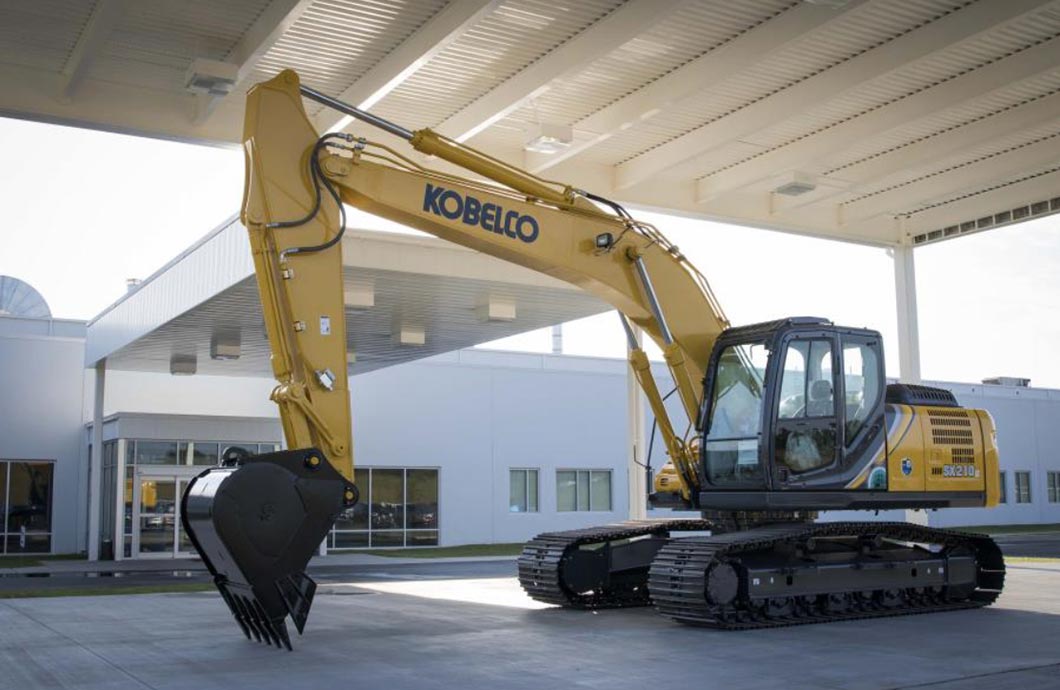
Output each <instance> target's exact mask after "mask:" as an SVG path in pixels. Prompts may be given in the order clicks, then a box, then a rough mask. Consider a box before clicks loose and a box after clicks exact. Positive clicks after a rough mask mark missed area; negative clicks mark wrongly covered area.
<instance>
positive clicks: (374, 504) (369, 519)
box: [328, 467, 438, 549]
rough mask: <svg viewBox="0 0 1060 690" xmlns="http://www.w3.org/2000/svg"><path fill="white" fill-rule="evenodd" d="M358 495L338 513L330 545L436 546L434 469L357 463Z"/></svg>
mask: <svg viewBox="0 0 1060 690" xmlns="http://www.w3.org/2000/svg"><path fill="white" fill-rule="evenodd" d="M355 476H356V484H357V488H358V489H359V490H360V492H361V499H360V501H358V502H357V505H355V506H354V507H353V508H350V509H349V510H345V511H343V512H342V513H339V519H338V520H336V521H335V527H334V528H332V530H331V535H330V537H329V538H328V546H329V547H331V548H333V549H357V548H368V547H387V546H437V545H438V470H437V469H414V468H402V467H358V468H357V471H356V475H355Z"/></svg>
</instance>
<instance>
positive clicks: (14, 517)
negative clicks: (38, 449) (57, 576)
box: [0, 461, 55, 553]
mask: <svg viewBox="0 0 1060 690" xmlns="http://www.w3.org/2000/svg"><path fill="white" fill-rule="evenodd" d="M54 470H55V468H54V466H53V465H52V463H50V462H16V461H10V462H8V461H0V529H2V530H3V533H2V540H0V541H2V542H3V543H0V553H49V552H50V551H51V550H52V535H51V531H52V480H53V476H54Z"/></svg>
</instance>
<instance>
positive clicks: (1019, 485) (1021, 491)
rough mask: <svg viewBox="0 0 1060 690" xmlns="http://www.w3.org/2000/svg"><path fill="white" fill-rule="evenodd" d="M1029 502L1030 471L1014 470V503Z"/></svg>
mask: <svg viewBox="0 0 1060 690" xmlns="http://www.w3.org/2000/svg"><path fill="white" fill-rule="evenodd" d="M1030 502H1031V473H1030V472H1016V503H1030Z"/></svg>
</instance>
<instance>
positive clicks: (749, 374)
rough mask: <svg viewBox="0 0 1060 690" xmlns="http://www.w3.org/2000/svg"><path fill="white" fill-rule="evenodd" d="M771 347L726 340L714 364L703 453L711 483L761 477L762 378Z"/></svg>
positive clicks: (757, 479)
mask: <svg viewBox="0 0 1060 690" xmlns="http://www.w3.org/2000/svg"><path fill="white" fill-rule="evenodd" d="M768 358H769V352H768V351H767V350H766V348H765V345H764V344H762V343H745V344H740V345H729V346H728V347H726V348H724V349H723V350H722V351H721V354H720V356H719V357H718V361H717V364H716V369H715V374H714V380H713V387H712V390H711V400H710V408H709V409H710V418H709V420H708V423H707V430H706V439H705V446H704V456H705V459H706V469H707V475H708V476H707V478H708V480H709V481H710V482H711V483H712V484H726V483H746V482H748V481H761V480H762V478H763V474H762V468H761V465H760V464H759V462H758V436H759V433H760V432H761V430H762V396H763V383H762V382H763V379H764V375H765V369H766V364H767V363H768Z"/></svg>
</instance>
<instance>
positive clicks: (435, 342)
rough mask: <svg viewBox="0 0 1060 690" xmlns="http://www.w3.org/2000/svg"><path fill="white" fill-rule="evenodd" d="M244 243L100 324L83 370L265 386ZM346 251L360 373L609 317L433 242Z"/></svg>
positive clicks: (216, 235)
mask: <svg viewBox="0 0 1060 690" xmlns="http://www.w3.org/2000/svg"><path fill="white" fill-rule="evenodd" d="M246 235H247V233H246V230H245V229H244V228H243V226H242V224H240V223H239V221H238V219H235V218H233V219H231V220H229V221H228V222H227V223H225V224H224V225H222V226H221V227H219V228H218V229H217V230H215V231H214V232H212V233H210V234H209V235H207V236H206V237H205V238H203V239H202V240H201V241H199V242H198V243H196V244H195V245H194V246H192V247H191V248H189V249H188V250H186V251H185V252H183V253H182V254H181V255H180V256H178V257H176V258H175V259H174V260H173V261H171V262H170V263H169V264H168V265H166V266H165V267H164V268H162V269H161V270H159V271H158V272H157V273H155V275H153V276H151V277H150V278H148V279H147V280H145V281H144V282H143V283H141V284H140V285H138V286H137V287H135V288H134V289H133V290H132V291H130V292H129V293H128V294H127V295H125V296H124V297H122V299H121V300H119V301H118V302H116V303H115V304H113V305H112V306H110V307H109V308H108V309H106V310H105V311H104V312H103V313H101V314H100V315H99V316H97V317H96V318H95V319H93V320H92V321H91V322H90V323H89V325H88V331H87V336H86V360H87V364H89V365H92V364H95V363H96V362H97V361H99V360H100V359H102V358H106V360H107V367H108V368H110V369H125V370H134V371H155V372H170V371H172V370H173V367H172V365H173V364H174V362H177V363H178V367H177V369H178V372H177V373H191V370H194V373H196V374H205V375H218V376H267V375H269V374H270V372H271V371H272V369H271V367H270V364H269V346H268V341H267V340H266V338H265V322H264V318H263V316H262V313H261V302H260V300H259V298H258V290H257V285H256V284H255V282H254V276H253V271H254V266H253V261H252V259H251V253H250V246H249V241H248V239H247V237H246ZM342 248H343V266H344V269H343V270H344V281H343V282H344V287H345V290H346V344H347V351H348V352H350V353H351V357H350V372H351V373H355V374H356V373H363V372H366V371H372V370H374V369H381V368H383V367H387V366H391V365H394V364H400V363H402V362H409V361H412V360H415V359H420V358H423V357H429V356H432V355H437V354H441V353H444V352H449V351H451V350H457V349H461V348H466V347H470V346H472V345H477V344H480V343H484V342H489V341H491V340H495V339H498V338H503V337H506V336H509V335H514V334H516V333H522V332H525V331H529V330H533V329H536V328H543V327H546V326H550V325H552V324H555V323H562V322H565V321H570V320H573V319H578V318H581V317H584V316H591V315H593V314H598V313H601V312H604V311H606V310H608V309H610V307H609V306H608V305H607V304H605V303H604V302H602V301H600V300H598V299H596V298H595V297H592V296H591V295H589V294H588V293H586V292H584V291H582V290H579V289H578V288H576V287H574V286H572V285H568V284H567V283H564V282H561V281H559V280H556V279H555V278H551V277H549V276H546V275H544V274H541V273H537V272H536V271H531V270H529V269H525V268H522V267H520V266H514V265H512V264H510V263H508V262H506V261H501V260H500V259H494V258H492V257H489V256H486V255H484V254H479V253H477V252H473V251H471V250H469V249H464V248H463V247H458V246H456V245H453V244H449V243H447V242H443V241H441V240H436V239H433V238H421V237H413V236H406V235H397V234H392V233H381V232H368V231H361V230H349V231H347V233H346V236H345V237H344V238H343V247H342ZM491 305H492V307H493V309H492V311H491V309H490V307H491ZM491 317H492V318H491ZM403 331H404V332H405V334H406V336H411V338H409V337H406V338H404V339H403V337H402V332H403ZM418 338H421V339H422V342H420V340H418ZM217 342H220V343H223V344H227V345H229V346H232V345H234V346H235V348H236V354H238V357H237V358H235V359H215V358H214V357H213V353H212V351H211V346H212V345H213V344H215V343H217ZM189 363H190V369H188V368H186V367H188V366H189Z"/></svg>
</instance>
